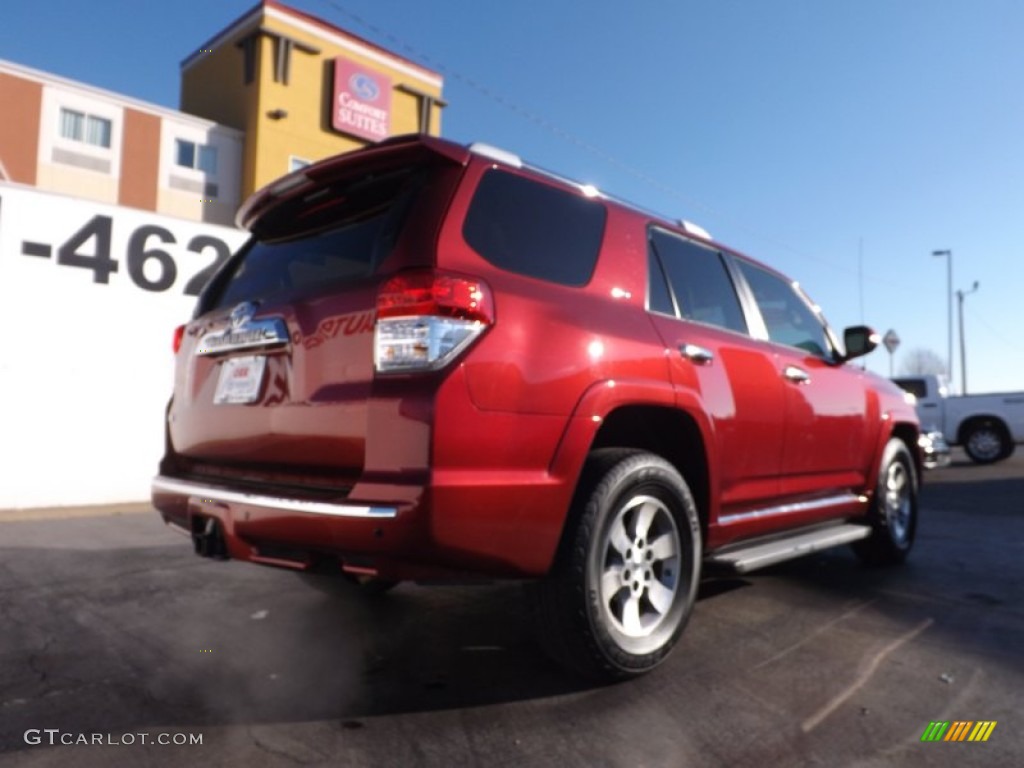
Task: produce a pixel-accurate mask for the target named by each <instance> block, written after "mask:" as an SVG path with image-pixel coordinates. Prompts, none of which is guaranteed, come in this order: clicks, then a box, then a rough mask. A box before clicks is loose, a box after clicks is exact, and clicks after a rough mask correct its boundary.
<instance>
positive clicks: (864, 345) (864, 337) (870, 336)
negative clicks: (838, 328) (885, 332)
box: [843, 325, 882, 361]
mask: <svg viewBox="0 0 1024 768" xmlns="http://www.w3.org/2000/svg"><path fill="white" fill-rule="evenodd" d="M881 341H882V337H881V336H879V335H878V333H877V332H876V331H874V330H872V329H871V328H868V327H867V326H866V325H853V326H850V327H849V328H847V329H846V330H844V331H843V343H844V344H845V345H846V356H845V357H844V358H843V360H844V361H845V360H853V359H854V358H855V357H863V356H864V355H866V354H867V353H868V352H870V351H871V350H873V349H874V348H875V347H877V346H878V345H879V344H880V343H881Z"/></svg>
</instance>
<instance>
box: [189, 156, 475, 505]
mask: <svg viewBox="0 0 1024 768" xmlns="http://www.w3.org/2000/svg"><path fill="white" fill-rule="evenodd" d="M316 170H317V169H316V167H315V166H314V167H313V168H312V169H310V172H311V173H314V174H315V173H316ZM460 171H461V169H460V167H459V166H458V165H457V164H453V163H452V162H451V161H450V160H447V159H444V158H441V157H440V156H433V155H429V154H424V152H423V151H422V148H421V149H420V150H419V151H418V152H417V153H416V154H415V155H414V156H410V153H409V152H408V151H404V152H403V151H396V152H391V153H388V152H380V153H378V158H377V159H376V160H375V161H374V162H373V163H370V164H367V163H366V162H361V161H359V160H358V159H357V160H355V161H353V162H352V167H351V168H347V167H346V165H345V164H344V163H341V164H340V165H338V166H337V167H336V168H334V169H333V170H332V173H331V176H330V178H328V179H321V180H319V181H318V182H316V183H305V184H304V185H303V188H302V190H301V194H298V195H292V196H291V197H290V198H289V199H288V200H286V201H284V202H281V203H279V204H274V203H273V202H271V203H270V204H269V205H266V206H264V210H262V211H261V212H260V213H259V215H258V218H257V219H256V220H255V221H254V222H252V228H253V232H254V236H253V239H252V240H251V241H250V242H249V243H248V244H247V245H246V246H245V247H243V248H242V249H241V251H240V252H239V253H238V254H236V255H235V256H234V257H232V259H230V260H229V261H228V263H227V264H226V265H225V268H224V269H222V270H221V271H220V272H219V273H218V274H217V275H216V276H215V277H214V278H213V280H212V281H211V282H210V284H209V285H208V286H207V287H206V289H205V290H204V292H203V294H202V295H201V296H200V300H199V304H198V306H197V309H196V317H195V319H194V320H193V322H192V323H190V324H189V326H188V328H187V331H186V335H185V339H184V342H183V345H182V347H181V349H180V351H179V355H178V360H177V378H176V382H175V393H174V399H173V403H172V408H171V411H170V414H169V432H170V438H171V442H172V444H173V447H174V450H175V451H176V453H177V455H178V456H179V457H180V458H181V459H182V460H183V462H184V463H185V464H186V465H187V467H186V469H187V470H188V471H190V472H191V473H193V474H205V473H213V474H220V473H224V472H228V471H229V470H232V471H234V472H235V475H231V474H230V472H229V476H236V477H242V478H243V479H244V477H249V476H251V475H252V471H254V470H266V472H268V473H270V474H275V473H276V474H275V478H276V479H277V480H278V481H281V480H282V478H281V477H277V475H278V474H284V475H287V472H288V470H294V469H296V468H301V469H302V470H303V471H304V472H311V473H317V472H323V473H324V474H325V476H329V477H330V478H332V480H335V481H339V482H344V480H345V479H350V480H351V479H355V478H357V477H358V474H359V472H360V470H361V468H362V466H363V463H364V454H365V449H366V433H367V420H368V400H369V398H370V395H371V391H372V387H373V381H374V322H375V313H376V297H377V291H378V287H379V285H380V283H381V281H382V280H383V279H384V277H385V276H387V275H389V274H391V273H393V272H395V271H397V270H398V269H402V268H405V267H408V266H426V265H430V264H432V263H433V259H434V253H433V244H434V240H435V238H436V231H437V228H438V226H439V218H440V216H441V215H442V214H443V210H444V207H445V204H446V201H447V199H448V196H449V195H450V192H451V190H452V189H453V188H454V185H455V183H456V182H457V178H458V175H459V173H460ZM304 173H305V172H304ZM240 470H248V471H247V472H243V473H241V474H239V472H240ZM257 476H259V473H258V472H257ZM268 476H269V475H268ZM286 479H287V478H285V480H286ZM302 484H303V485H308V480H306V481H304V482H303V483H302Z"/></svg>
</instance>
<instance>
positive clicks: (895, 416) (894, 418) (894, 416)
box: [864, 410, 922, 500]
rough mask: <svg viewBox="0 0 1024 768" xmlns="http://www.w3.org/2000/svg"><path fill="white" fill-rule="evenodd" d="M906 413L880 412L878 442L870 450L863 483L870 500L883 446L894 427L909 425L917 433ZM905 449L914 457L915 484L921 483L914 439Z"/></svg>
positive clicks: (874, 489) (918, 456)
mask: <svg viewBox="0 0 1024 768" xmlns="http://www.w3.org/2000/svg"><path fill="white" fill-rule="evenodd" d="M906 416H907V414H905V413H900V412H898V411H893V410H887V411H883V412H882V428H881V429H880V430H879V431H878V442H877V444H876V445H875V449H874V451H873V452H872V457H873V460H872V465H871V467H870V469H869V470H868V473H867V482H866V483H865V488H864V495H865V496H868V497H869V498H871V499H872V500H873V499H874V497H875V491H876V489H877V488H878V475H879V470H880V469H881V467H880V466H879V465H880V464H881V461H882V454H883V453H884V452H885V446H887V445H888V444H889V441H890V440H891V439H892V438H893V437H894V436H895V434H896V429H897V428H898V427H911V428H913V430H914V434H915V435H917V434H918V433H919V431H920V430H919V429H918V426H917V424H916V422H915V420H914V419H912V418H911V419H905V418H903V417H906ZM907 449H908V450H909V451H910V455H911V456H912V457H913V458H914V471H915V473H916V475H917V484H918V486H920V485H921V480H922V477H921V471H922V465H921V457H920V450H919V449H918V447H917V442H916V441H915V442H914V444H913V445H908V446H907Z"/></svg>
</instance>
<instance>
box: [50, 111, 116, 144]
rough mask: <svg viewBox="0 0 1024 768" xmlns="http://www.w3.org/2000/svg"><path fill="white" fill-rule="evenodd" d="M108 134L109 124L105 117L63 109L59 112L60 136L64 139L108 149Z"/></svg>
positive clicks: (109, 130)
mask: <svg viewBox="0 0 1024 768" xmlns="http://www.w3.org/2000/svg"><path fill="white" fill-rule="evenodd" d="M110 132H111V123H110V121H109V120H108V119H106V118H105V117H96V115H87V114H86V113H84V112H78V111H76V110H73V109H65V108H63V107H62V108H61V110H60V135H61V136H62V137H63V138H65V139H71V140H72V141H81V142H83V143H85V144H92V145H93V146H94V147H104V148H107V149H109V148H110Z"/></svg>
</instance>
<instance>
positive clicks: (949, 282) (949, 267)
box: [932, 249, 953, 384]
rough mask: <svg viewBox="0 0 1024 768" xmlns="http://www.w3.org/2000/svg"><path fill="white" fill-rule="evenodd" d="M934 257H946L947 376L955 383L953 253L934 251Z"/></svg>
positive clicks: (949, 251) (947, 250)
mask: <svg viewBox="0 0 1024 768" xmlns="http://www.w3.org/2000/svg"><path fill="white" fill-rule="evenodd" d="M932 256H945V257H946V295H947V311H946V320H947V324H948V326H949V327H948V330H947V335H946V367H947V369H948V370H947V371H946V375H947V376H949V381H950V383H951V384H952V383H953V251H951V250H949V249H946V250H944V251H932Z"/></svg>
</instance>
